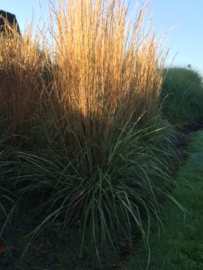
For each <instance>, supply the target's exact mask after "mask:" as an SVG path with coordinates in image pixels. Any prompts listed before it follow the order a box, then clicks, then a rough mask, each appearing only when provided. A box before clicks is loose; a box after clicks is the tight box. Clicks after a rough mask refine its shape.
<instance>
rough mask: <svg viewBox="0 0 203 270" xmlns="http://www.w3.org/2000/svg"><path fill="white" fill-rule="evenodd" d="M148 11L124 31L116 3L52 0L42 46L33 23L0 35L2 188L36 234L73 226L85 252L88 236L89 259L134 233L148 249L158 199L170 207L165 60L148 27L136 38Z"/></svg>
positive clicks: (171, 143)
mask: <svg viewBox="0 0 203 270" xmlns="http://www.w3.org/2000/svg"><path fill="white" fill-rule="evenodd" d="M148 5H149V2H148V3H147V4H144V5H143V6H142V8H141V11H140V13H139V15H138V17H137V19H136V20H134V21H132V22H130V23H127V21H126V16H127V11H128V8H127V5H126V4H124V3H123V2H122V1H115V0H108V1H105V0H98V1H92V0H87V1H80V0H70V1H67V4H66V6H64V5H63V1H59V6H58V8H57V9H56V10H53V9H52V8H51V9H50V10H51V12H50V21H49V24H48V29H49V31H50V36H51V37H52V39H51V42H52V44H51V45H52V46H50V47H49V48H48V45H47V44H46V42H45V40H46V34H45V32H44V33H41V32H40V33H37V32H36V34H35V35H34V36H33V32H32V24H31V25H30V28H28V29H27V30H26V31H25V32H24V33H23V35H22V38H21V37H19V36H17V35H14V38H6V39H4V38H3V36H0V55H1V60H0V79H1V86H0V102H1V104H2V106H1V108H0V120H1V122H0V127H1V129H2V138H3V139H4V142H2V144H1V147H2V149H6V151H9V153H10V154H8V156H7V155H6V156H5V155H3V159H4V160H3V162H9V163H10V165H11V170H10V173H8V174H6V175H5V174H4V177H3V178H0V186H2V190H4V188H5V189H7V190H9V191H10V192H12V193H11V194H10V195H9V196H10V198H11V200H14V202H15V207H16V205H17V203H18V202H20V203H21V202H24V200H25V201H26V202H29V205H30V209H29V211H28V212H29V213H26V215H25V216H26V217H27V216H28V215H30V216H31V217H32V218H33V219H34V218H38V224H37V225H36V227H35V228H34V229H33V232H32V236H33V237H34V236H36V235H37V234H39V233H40V232H41V231H42V230H45V229H46V228H50V227H51V226H52V225H54V224H55V223H57V222H58V223H60V229H61V230H66V229H67V228H68V229H69V228H71V226H74V224H75V222H77V224H79V230H80V231H81V232H82V233H81V244H82V245H81V246H83V244H84V239H85V238H86V236H87V235H88V237H89V239H88V240H89V242H91V241H92V243H93V244H94V247H95V250H96V253H97V254H100V253H102V252H103V251H104V250H105V247H106V245H107V242H110V243H111V244H112V245H114V244H115V243H116V242H117V239H118V238H119V237H123V238H126V239H127V240H128V241H129V242H130V243H131V241H132V234H133V233H134V232H137V231H139V232H140V233H141V235H142V238H143V239H144V242H145V244H146V246H148V238H149V232H150V224H151V220H152V219H156V221H157V222H160V216H159V210H160V206H161V202H162V200H163V199H164V198H165V197H169V198H170V199H171V200H173V201H175V200H174V199H173V197H172V196H171V190H172V188H173V187H174V185H175V184H174V181H173V177H172V173H171V168H173V165H174V162H175V161H177V155H176V149H175V140H176V137H175V132H174V128H173V127H172V126H170V124H168V122H167V121H166V120H165V119H163V118H161V116H160V108H159V96H160V91H161V85H162V71H163V64H164V60H165V55H164V54H163V53H162V50H161V46H160V45H161V41H160V40H159V41H157V40H156V39H155V32H153V31H151V29H150V22H149V25H148V28H147V31H144V24H143V23H144V18H145V16H146V12H147V8H148ZM53 25H56V26H57V30H56V31H55V28H54V27H53ZM5 139H6V141H5ZM8 149H9V150H8ZM6 153H7V152H6ZM11 153H12V154H11ZM3 164H4V163H3ZM5 164H6V163H5ZM11 172H12V173H11ZM16 197H17V199H16ZM19 205H21V207H22V203H21V204H19ZM21 207H19V208H20V210H19V213H21V214H22V212H23V210H25V209H22V208H21ZM2 209H3V210H4V211H5V212H7V211H8V212H9V210H8V208H7V205H5V206H2ZM9 213H12V209H11V210H10V212H9ZM19 215H20V214H19ZM7 216H9V214H7ZM100 243H102V249H101V250H99V251H98V246H99V245H100Z"/></svg>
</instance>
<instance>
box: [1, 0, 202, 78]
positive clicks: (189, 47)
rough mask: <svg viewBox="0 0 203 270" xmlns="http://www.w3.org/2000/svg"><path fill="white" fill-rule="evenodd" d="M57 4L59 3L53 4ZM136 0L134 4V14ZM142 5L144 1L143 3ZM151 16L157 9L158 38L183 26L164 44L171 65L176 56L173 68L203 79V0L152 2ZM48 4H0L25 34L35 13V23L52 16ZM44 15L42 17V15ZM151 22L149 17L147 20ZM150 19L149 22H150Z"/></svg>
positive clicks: (30, 0) (24, 0) (28, 0)
mask: <svg viewBox="0 0 203 270" xmlns="http://www.w3.org/2000/svg"><path fill="white" fill-rule="evenodd" d="M52 2H53V3H55V4H56V3H57V0H53V1H52ZM136 2H137V1H136V0H131V5H130V11H132V9H133V7H134V5H135V4H136ZM139 2H140V4H141V3H142V0H140V1H139ZM150 2H151V3H150V7H149V10H148V14H149V15H150V14H151V12H152V10H153V8H154V7H155V13H154V16H153V20H152V27H153V28H156V29H157V32H158V36H160V35H161V34H163V33H164V32H165V31H167V30H168V29H170V28H171V27H173V26H175V25H176V24H178V23H180V22H181V23H180V24H179V25H178V26H177V27H176V28H175V29H174V30H173V31H172V32H170V34H168V35H167V37H166V38H165V41H164V47H165V48H167V47H168V46H169V45H170V44H171V49H170V53H169V58H168V62H170V61H171V59H172V58H173V57H174V56H175V55H176V54H177V55H176V57H175V59H174V61H173V65H175V66H183V67H187V65H188V64H191V65H192V68H193V69H195V70H197V71H199V72H200V73H201V74H202V75H203V16H202V14H203V0H151V1H150ZM47 7H48V1H47V0H41V9H40V6H39V1H38V0H0V9H3V10H5V11H8V12H11V13H14V14H15V15H16V17H17V20H18V22H19V26H20V29H21V31H23V28H24V24H25V21H26V19H27V20H28V22H29V20H30V17H31V15H32V12H34V18H35V22H38V20H39V18H40V17H41V15H42V18H41V22H43V21H44V20H46V17H47V16H48V8H47ZM41 11H42V14H41ZM147 18H148V17H147ZM147 18H146V19H147Z"/></svg>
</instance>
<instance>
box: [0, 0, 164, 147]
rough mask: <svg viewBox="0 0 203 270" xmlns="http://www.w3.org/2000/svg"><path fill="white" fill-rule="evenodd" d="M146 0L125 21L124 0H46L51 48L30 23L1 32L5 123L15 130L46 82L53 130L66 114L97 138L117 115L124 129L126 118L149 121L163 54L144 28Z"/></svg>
mask: <svg viewBox="0 0 203 270" xmlns="http://www.w3.org/2000/svg"><path fill="white" fill-rule="evenodd" d="M148 5H149V2H148V3H147V4H146V5H143V6H142V8H141V10H140V11H139V14H138V16H137V19H136V20H134V21H133V20H132V21H129V22H128V23H127V22H126V18H127V11H128V7H127V4H126V3H125V2H123V1H121V0H117V1H116V0H108V1H104V0H98V1H92V0H86V1H79V0H77V1H76V0H69V1H67V4H66V6H64V5H63V1H59V4H58V7H57V8H54V7H53V4H52V2H51V1H50V5H49V6H50V24H49V26H50V28H49V29H50V34H51V37H52V40H51V41H52V45H53V46H52V51H51V52H50V51H49V49H48V46H46V44H45V42H44V40H45V38H46V31H44V34H43V35H42V38H41V37H40V35H41V33H37V32H36V34H35V35H34V36H33V28H32V23H31V27H30V28H29V29H28V30H26V31H25V32H24V34H23V37H22V38H21V37H20V36H19V35H17V34H15V35H14V37H13V38H11V37H10V38H4V37H3V35H1V36H0V79H1V86H0V101H1V104H2V107H1V116H3V118H6V119H7V120H8V123H9V127H10V128H11V129H12V130H13V131H14V132H17V133H19V132H20V131H21V130H22V128H24V129H25V125H27V124H28V123H27V122H25V121H27V120H28V119H29V122H30V120H31V119H32V118H33V116H35V114H37V113H38V110H37V108H38V107H37V106H38V104H39V100H40V96H41V95H42V93H44V91H47V90H48V91H47V93H48V94H49V95H48V97H49V98H48V99H47V101H48V108H49V110H50V112H51V114H52V115H53V118H54V122H55V124H57V125H58V130H61V126H62V125H63V124H62V122H63V123H65V124H64V125H65V126H67V125H68V126H71V128H72V129H73V131H74V132H76V133H78V134H82V135H85V137H86V138H91V141H92V142H93V143H96V144H97V143H98V142H97V137H101V133H102V137H103V141H104V142H105V141H107V140H108V137H109V136H110V134H111V132H112V126H115V122H116V126H117V127H119V128H121V129H122V128H124V126H125V124H126V121H127V120H129V118H132V119H133V120H134V121H137V120H138V119H140V117H141V121H142V123H144V124H147V123H150V121H151V120H152V119H153V118H154V117H155V116H156V113H157V98H158V96H159V93H160V86H161V81H162V78H161V68H162V65H163V60H164V57H163V56H162V55H161V51H160V50H159V45H160V44H159V42H158V41H157V40H156V39H155V33H154V32H151V29H150V22H149V24H148V28H147V30H146V31H145V30H144V18H145V15H146V11H147V8H148ZM55 25H56V26H57V30H56V31H55V27H54V26H55ZM40 43H41V44H40ZM40 45H43V52H42V51H40V49H39V47H40ZM41 47H42V46H41ZM48 55H49V57H48ZM50 59H51V60H52V61H50ZM50 64H51V68H50ZM45 66H46V67H47V70H46V71H47V72H48V73H51V74H49V76H48V77H49V78H51V79H50V80H49V81H48V83H47V81H46V78H45V76H44V67H45ZM64 121H65V122H64ZM61 135H62V136H65V134H64V130H61Z"/></svg>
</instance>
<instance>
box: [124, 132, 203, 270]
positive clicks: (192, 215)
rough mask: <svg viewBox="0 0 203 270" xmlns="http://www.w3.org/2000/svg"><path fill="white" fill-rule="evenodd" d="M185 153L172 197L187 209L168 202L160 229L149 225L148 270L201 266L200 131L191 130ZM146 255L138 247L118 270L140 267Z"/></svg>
mask: <svg viewBox="0 0 203 270" xmlns="http://www.w3.org/2000/svg"><path fill="white" fill-rule="evenodd" d="M187 150H188V153H189V156H188V158H187V161H186V163H185V164H184V165H183V166H182V167H181V168H180V170H179V171H178V173H177V177H176V179H177V186H178V188H177V190H176V191H174V193H173V194H174V196H175V198H176V199H177V200H178V201H179V202H180V203H181V205H182V206H183V207H184V208H185V209H186V210H187V211H188V213H185V214H184V213H183V212H181V210H180V209H178V207H175V206H174V204H173V203H171V202H170V201H166V202H165V204H164V205H163V207H164V210H162V221H163V224H164V230H163V229H161V230H160V237H159V236H158V233H159V231H158V230H157V226H156V224H154V225H153V226H152V233H151V234H150V247H151V255H150V266H149V269H150V270H202V269H203V230H202V228H203V131H198V132H196V133H193V134H192V136H191V141H190V143H189V145H188V147H187ZM147 259H148V257H147V254H146V252H145V251H144V249H143V248H142V247H140V248H138V251H137V253H136V254H134V256H132V258H131V260H130V261H129V262H128V263H127V264H126V266H125V267H124V268H123V269H122V270H135V269H139V270H144V269H146V265H147Z"/></svg>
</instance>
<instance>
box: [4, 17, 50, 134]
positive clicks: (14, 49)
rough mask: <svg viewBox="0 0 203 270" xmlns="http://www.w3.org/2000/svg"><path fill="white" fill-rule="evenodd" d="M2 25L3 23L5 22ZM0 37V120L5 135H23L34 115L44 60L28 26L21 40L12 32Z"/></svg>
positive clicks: (39, 95)
mask: <svg viewBox="0 0 203 270" xmlns="http://www.w3.org/2000/svg"><path fill="white" fill-rule="evenodd" d="M5 23H6V22H5ZM5 31H6V32H8V33H6V34H5V35H4V34H0V81H1V85H0V103H1V107H0V120H1V124H0V125H1V131H2V132H5V136H10V135H14V134H15V135H22V134H24V135H27V134H28V133H29V130H30V129H31V128H32V126H33V119H34V118H35V117H36V115H38V109H39V101H40V97H41V95H42V92H43V90H44V80H43V76H42V74H43V72H42V71H43V68H44V65H45V63H46V62H47V61H46V57H45V55H44V56H42V53H41V51H40V50H39V38H38V37H37V35H36V34H35V35H34V37H33V28H32V24H30V26H29V27H28V28H27V29H26V30H25V31H24V33H23V36H22V37H21V36H20V35H19V34H18V32H17V31H16V29H10V30H7V28H6V30H5Z"/></svg>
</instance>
